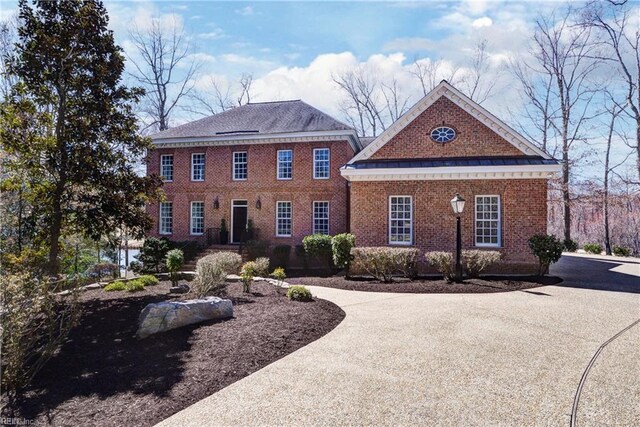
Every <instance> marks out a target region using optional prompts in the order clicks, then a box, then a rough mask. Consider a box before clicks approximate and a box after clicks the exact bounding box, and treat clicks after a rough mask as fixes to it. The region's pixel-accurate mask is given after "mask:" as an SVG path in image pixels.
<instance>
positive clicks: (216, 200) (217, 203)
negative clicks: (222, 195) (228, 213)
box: [213, 196, 220, 209]
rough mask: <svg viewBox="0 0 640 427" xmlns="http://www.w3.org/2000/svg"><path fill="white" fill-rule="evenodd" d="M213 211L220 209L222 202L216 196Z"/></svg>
mask: <svg viewBox="0 0 640 427" xmlns="http://www.w3.org/2000/svg"><path fill="white" fill-rule="evenodd" d="M213 209H220V201H219V200H218V196H216V199H215V200H214V201H213Z"/></svg>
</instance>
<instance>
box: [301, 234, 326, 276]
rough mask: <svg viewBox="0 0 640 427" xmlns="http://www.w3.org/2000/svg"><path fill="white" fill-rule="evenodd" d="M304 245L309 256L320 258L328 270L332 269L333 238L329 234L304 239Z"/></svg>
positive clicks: (312, 235)
mask: <svg viewBox="0 0 640 427" xmlns="http://www.w3.org/2000/svg"><path fill="white" fill-rule="evenodd" d="M302 244H303V246H304V251H305V252H306V254H307V256H309V257H314V258H318V259H319V260H321V261H322V262H323V263H324V264H325V265H326V266H327V268H331V261H332V258H333V249H332V246H331V236H329V235H328V234H311V235H309V236H305V237H304V239H302Z"/></svg>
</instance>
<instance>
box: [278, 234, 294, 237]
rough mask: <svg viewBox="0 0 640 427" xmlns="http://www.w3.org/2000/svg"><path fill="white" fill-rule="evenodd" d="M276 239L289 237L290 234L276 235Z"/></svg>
mask: <svg viewBox="0 0 640 427" xmlns="http://www.w3.org/2000/svg"><path fill="white" fill-rule="evenodd" d="M276 237H291V234H276Z"/></svg>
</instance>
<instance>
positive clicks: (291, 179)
mask: <svg viewBox="0 0 640 427" xmlns="http://www.w3.org/2000/svg"><path fill="white" fill-rule="evenodd" d="M276 179H277V180H278V181H293V178H276Z"/></svg>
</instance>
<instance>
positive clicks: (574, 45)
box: [532, 8, 600, 240]
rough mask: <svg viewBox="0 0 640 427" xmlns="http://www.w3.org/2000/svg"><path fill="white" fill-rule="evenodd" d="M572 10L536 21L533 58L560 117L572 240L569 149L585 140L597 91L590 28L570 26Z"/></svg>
mask: <svg viewBox="0 0 640 427" xmlns="http://www.w3.org/2000/svg"><path fill="white" fill-rule="evenodd" d="M572 13H573V11H572V10H571V9H570V8H568V9H567V10H566V11H565V13H564V14H563V15H562V16H561V18H560V19H559V20H556V19H555V16H554V15H552V16H551V17H540V18H538V19H537V20H536V29H535V34H534V38H533V52H532V53H533V57H534V60H535V62H536V64H537V65H538V66H540V67H541V68H542V69H544V70H545V72H546V73H548V74H549V75H550V76H552V79H553V86H554V92H553V95H554V97H556V100H555V101H554V102H557V104H558V108H559V112H560V116H559V120H558V123H557V125H556V126H557V128H558V130H559V134H560V145H561V152H562V199H563V219H564V238H565V240H570V239H571V193H570V189H569V181H570V177H571V165H572V160H573V159H572V157H571V154H570V151H571V148H572V146H573V145H574V143H575V142H576V141H584V140H585V137H584V135H582V134H581V131H582V130H583V127H584V125H585V123H586V122H588V121H589V120H590V119H591V118H593V116H590V115H589V114H590V112H591V111H592V110H591V108H590V107H591V101H592V100H593V98H594V96H595V94H596V90H595V89H594V86H593V82H592V81H591V78H592V77H593V72H594V70H595V69H596V68H597V67H598V66H599V64H600V61H598V60H597V59H594V57H595V56H596V55H597V46H596V45H595V44H594V42H593V39H592V37H591V31H590V28H588V27H585V26H572V25H570V17H571V16H572Z"/></svg>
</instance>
